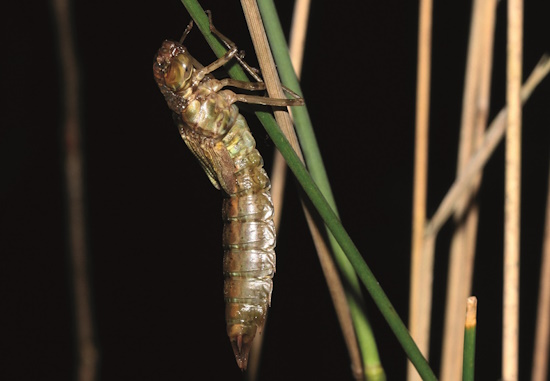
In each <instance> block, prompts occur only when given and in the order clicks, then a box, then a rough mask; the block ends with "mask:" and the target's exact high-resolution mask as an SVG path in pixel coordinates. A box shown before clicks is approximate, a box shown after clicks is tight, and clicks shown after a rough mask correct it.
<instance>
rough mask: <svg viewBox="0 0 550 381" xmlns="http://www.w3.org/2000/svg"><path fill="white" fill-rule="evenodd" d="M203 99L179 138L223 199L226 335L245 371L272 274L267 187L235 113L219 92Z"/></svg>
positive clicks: (258, 160) (190, 111) (272, 231)
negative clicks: (222, 192) (223, 194)
mask: <svg viewBox="0 0 550 381" xmlns="http://www.w3.org/2000/svg"><path fill="white" fill-rule="evenodd" d="M203 90H204V89H203ZM204 93H205V94H206V93H207V95H206V96H205V97H201V100H200V102H199V101H195V102H196V103H195V105H194V106H193V102H190V105H189V106H188V108H187V109H186V110H184V111H183V112H182V115H181V116H182V120H183V122H184V123H183V124H181V125H180V133H181V135H182V137H183V139H184V141H185V142H186V143H187V145H188V146H189V148H190V149H191V151H193V153H194V154H195V155H196V156H197V158H198V159H199V161H200V162H201V165H202V166H203V168H204V169H205V171H206V173H207V175H208V176H209V177H210V179H211V181H212V182H213V184H214V185H215V186H216V187H218V188H221V189H223V190H224V192H225V193H226V196H225V198H224V200H223V207H222V218H223V221H224V228H223V241H222V244H223V248H224V259H223V271H224V278H225V280H224V298H225V303H226V322H227V333H228V335H229V338H230V340H231V344H232V346H233V350H234V352H235V355H236V358H237V361H238V362H239V366H240V367H241V368H243V369H245V368H246V363H247V359H248V352H249V350H250V346H251V343H252V340H253V339H254V336H255V335H256V331H257V330H258V328H259V329H261V327H262V325H263V323H264V321H265V317H266V313H267V308H268V306H269V304H270V301H271V292H272V287H273V283H272V278H273V275H274V273H275V250H274V249H275V241H276V238H275V226H274V223H273V203H272V201H271V193H270V187H271V185H270V181H269V177H268V176H267V173H266V172H265V170H264V168H263V160H262V157H261V156H260V154H259V152H258V150H256V148H255V147H256V142H255V140H254V138H253V137H252V134H251V133H250V129H249V128H248V125H247V123H246V120H245V119H244V117H243V116H242V115H241V114H239V112H238V109H237V107H236V106H235V105H229V104H226V103H225V102H226V100H225V98H224V96H223V91H220V92H219V93H215V92H208V91H206V90H205V91H204ZM213 131H216V133H214V132H213ZM198 135H200V137H199V136H198ZM220 143H221V145H220ZM230 166H231V168H229V167H230Z"/></svg>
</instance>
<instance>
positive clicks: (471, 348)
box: [462, 324, 476, 381]
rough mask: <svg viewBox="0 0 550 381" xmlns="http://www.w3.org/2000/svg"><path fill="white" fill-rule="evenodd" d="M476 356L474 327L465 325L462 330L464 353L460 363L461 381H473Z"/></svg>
mask: <svg viewBox="0 0 550 381" xmlns="http://www.w3.org/2000/svg"><path fill="white" fill-rule="evenodd" d="M475 354H476V325H475V324H474V325H472V326H469V325H466V328H465V329H464V353H463V361H462V381H474V370H475Z"/></svg>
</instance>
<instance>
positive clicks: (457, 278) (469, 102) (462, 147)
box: [441, 0, 496, 381]
mask: <svg viewBox="0 0 550 381" xmlns="http://www.w3.org/2000/svg"><path fill="white" fill-rule="evenodd" d="M495 11H496V0H493V1H487V0H475V1H474V2H473V6H472V17H471V27H470V40H469V44H468V56H467V57H468V58H467V65H466V81H465V86H464V97H463V105H462V107H463V108H462V120H461V127H460V131H461V133H460V142H459V149H458V160H457V177H459V176H460V175H461V174H462V173H463V172H464V170H465V168H466V165H467V164H468V161H469V159H470V157H471V156H472V154H473V153H474V152H475V150H476V149H477V148H479V145H480V144H481V142H482V139H483V133H484V130H485V127H486V123H487V115H488V110H487V109H488V105H489V89H490V82H491V66H492V51H493V35H494V21H495V13H496V12H495ZM480 184H481V171H480V173H479V174H478V175H477V176H476V178H475V179H474V181H472V183H471V185H470V186H469V187H468V188H466V189H465V191H464V193H463V194H462V196H461V197H460V199H459V200H458V204H457V206H456V208H455V213H454V220H455V225H456V229H455V232H454V235H453V238H452V241H451V250H450V256H449V257H450V259H449V269H448V273H449V276H448V283H447V302H446V310H445V329H444V334H443V356H442V371H441V380H442V381H458V380H459V379H460V369H461V368H462V357H463V345H464V314H463V311H464V310H465V309H466V302H467V297H468V295H469V293H470V289H471V282H472V276H473V263H474V258H475V243H476V236H477V224H478V215H479V208H478V204H477V201H476V196H477V192H478V189H479V186H480Z"/></svg>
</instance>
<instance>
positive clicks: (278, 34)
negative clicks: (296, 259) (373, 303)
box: [258, 0, 385, 380]
mask: <svg viewBox="0 0 550 381" xmlns="http://www.w3.org/2000/svg"><path fill="white" fill-rule="evenodd" d="M258 5H259V7H260V11H261V13H262V15H263V16H264V23H265V27H266V32H267V34H268V38H269V41H270V44H271V47H272V50H273V55H274V57H275V61H276V63H277V67H278V68H279V71H280V72H281V78H282V79H283V82H284V83H285V84H286V85H287V86H289V87H291V88H293V89H298V90H299V83H298V79H297V77H296V75H295V71H294V70H293V66H292V63H291V62H290V59H289V56H288V48H287V45H286V41H285V38H284V34H283V31H282V28H281V25H280V22H279V20H278V17H277V11H276V9H275V5H274V4H273V1H272V0H260V1H259V3H258ZM292 115H293V116H294V118H295V119H296V120H297V129H298V134H299V138H300V142H301V143H302V146H303V148H304V151H303V152H304V157H305V160H306V163H307V166H308V169H309V171H310V173H311V176H312V178H313V179H314V181H315V182H316V183H317V184H318V185H319V188H320V189H321V191H322V192H323V194H324V195H325V197H327V195H329V196H328V197H327V200H328V201H329V203H330V205H331V207H332V208H333V210H334V211H335V212H336V213H337V209H336V204H335V202H334V198H333V197H332V191H331V188H330V184H329V181H328V178H327V175H326V171H325V168H324V166H323V161H322V158H321V155H320V151H319V148H318V146H317V144H316V141H315V139H314V138H315V134H314V132H313V127H312V126H311V122H310V119H309V114H308V112H307V108H306V107H300V108H294V109H293V110H292ZM298 123H299V124H298ZM300 132H301V133H300ZM304 139H306V140H305V141H304ZM306 143H307V144H306ZM296 148H297V149H299V147H296ZM308 221H309V222H308V223H309V225H310V230H311V229H313V226H312V224H313V223H314V221H313V220H309V218H308ZM315 229H318V228H316V227H315ZM313 236H315V234H313ZM317 236H318V237H319V238H321V235H317ZM328 237H329V242H330V245H331V247H332V251H333V253H334V257H335V259H336V261H337V263H338V266H339V268H340V270H341V271H342V274H343V276H344V278H345V281H346V285H348V287H349V289H347V290H346V294H347V303H348V304H349V310H350V311H351V316H352V319H353V326H354V327H355V330H356V331H357V338H356V337H355V333H354V332H353V330H351V327H350V324H349V321H348V320H349V313H350V312H349V311H348V307H347V306H346V300H345V298H344V295H343V294H342V293H341V291H340V290H341V289H342V285H341V281H340V279H339V276H338V274H337V272H336V271H335V269H334V264H333V260H332V258H331V257H330V253H329V251H328V248H326V244H325V243H324V241H316V242H315V246H316V248H317V252H318V254H319V258H320V261H321V263H322V264H323V271H324V273H325V277H326V278H327V283H328V284H329V290H330V291H331V296H332V298H333V302H334V305H335V308H336V309H337V314H338V317H339V320H340V325H341V327H342V330H343V331H344V337H345V340H346V343H347V346H348V350H349V351H350V357H351V359H352V369H354V374H355V375H356V377H359V375H358V374H359V371H360V369H361V368H362V367H361V366H360V362H359V363H358V362H357V361H356V360H354V359H355V356H356V353H358V349H357V344H356V342H357V340H359V345H360V346H361V353H362V355H363V362H364V365H365V377H366V379H367V380H383V379H385V374H384V370H383V368H382V366H381V363H380V358H379V356H378V350H377V347H376V341H375V339H374V336H373V333H372V329H371V327H370V324H369V322H368V320H367V317H366V314H365V304H364V301H363V298H362V295H361V289H360V285H359V281H358V279H357V276H356V275H355V273H354V271H353V268H352V267H351V265H350V263H349V261H348V260H347V259H346V257H345V254H344V253H343V252H342V250H341V248H340V247H339V246H338V244H337V242H336V240H335V239H334V237H332V234H331V233H330V232H328ZM329 280H330V283H329ZM342 299H343V300H342Z"/></svg>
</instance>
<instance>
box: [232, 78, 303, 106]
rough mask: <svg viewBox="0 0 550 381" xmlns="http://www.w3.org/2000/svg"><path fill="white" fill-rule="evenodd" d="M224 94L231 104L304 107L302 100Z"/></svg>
mask: <svg viewBox="0 0 550 381" xmlns="http://www.w3.org/2000/svg"><path fill="white" fill-rule="evenodd" d="M244 83H245V84H246V83H249V82H244ZM226 94H227V95H228V98H229V101H230V102H231V103H235V102H243V103H251V104H258V105H263V106H279V107H285V106H303V105H304V99H303V98H296V99H287V98H269V97H262V96H258V95H245V94H238V93H234V92H232V91H229V90H227V91H226Z"/></svg>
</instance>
